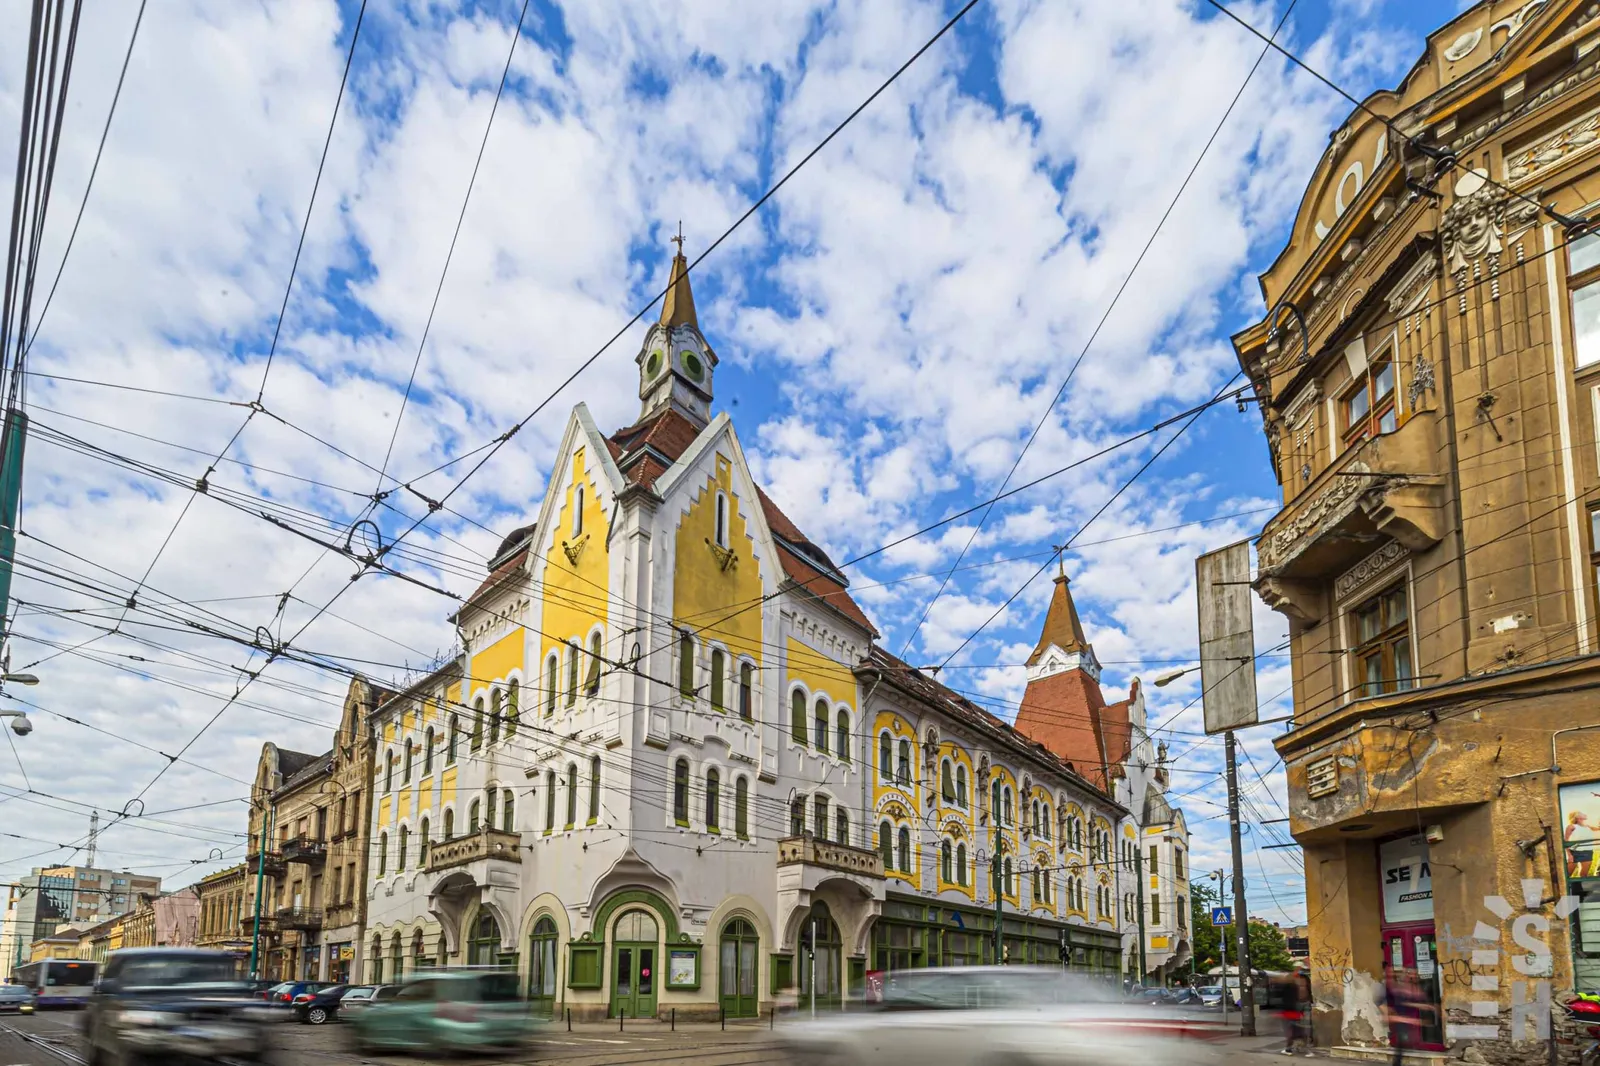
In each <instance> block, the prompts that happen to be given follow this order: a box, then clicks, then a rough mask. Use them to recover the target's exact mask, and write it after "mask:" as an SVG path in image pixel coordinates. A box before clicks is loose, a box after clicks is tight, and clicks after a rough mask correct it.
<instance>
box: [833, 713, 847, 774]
mask: <svg viewBox="0 0 1600 1066" xmlns="http://www.w3.org/2000/svg"><path fill="white" fill-rule="evenodd" d="M834 723H835V726H834V734H833V753H834V754H835V755H837V756H838V757H839V761H840V762H849V761H850V712H848V711H840V712H839V713H838V714H837V715H836V716H835V718H834Z"/></svg>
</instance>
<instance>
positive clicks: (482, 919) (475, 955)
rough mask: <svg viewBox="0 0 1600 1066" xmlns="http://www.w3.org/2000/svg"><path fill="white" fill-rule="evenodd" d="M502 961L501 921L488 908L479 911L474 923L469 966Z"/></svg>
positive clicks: (469, 948) (468, 957)
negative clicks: (496, 919)
mask: <svg viewBox="0 0 1600 1066" xmlns="http://www.w3.org/2000/svg"><path fill="white" fill-rule="evenodd" d="M499 961H500V923H499V922H497V921H495V920H494V915H493V914H491V913H489V912H488V911H487V910H481V911H479V912H478V920H477V921H476V922H473V923H472V943H471V944H470V945H469V947H468V956H467V964H468V965H469V966H492V965H494V964H495V963H498V962H499Z"/></svg>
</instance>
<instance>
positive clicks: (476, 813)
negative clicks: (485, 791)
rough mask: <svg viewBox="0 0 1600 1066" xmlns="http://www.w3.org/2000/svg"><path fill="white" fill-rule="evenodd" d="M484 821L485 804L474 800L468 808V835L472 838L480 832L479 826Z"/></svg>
mask: <svg viewBox="0 0 1600 1066" xmlns="http://www.w3.org/2000/svg"><path fill="white" fill-rule="evenodd" d="M482 819H483V804H482V803H480V802H479V801H478V800H473V801H472V803H471V804H470V805H469V806H468V807H467V835H468V836H472V835H473V834H475V833H477V831H478V824H479V822H480V821H482Z"/></svg>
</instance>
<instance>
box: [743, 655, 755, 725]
mask: <svg viewBox="0 0 1600 1066" xmlns="http://www.w3.org/2000/svg"><path fill="white" fill-rule="evenodd" d="M755 688H756V668H755V667H754V666H752V665H750V664H749V663H740V664H739V717H740V718H743V719H744V720H745V721H747V722H749V721H752V720H753V719H754V718H755V714H756V706H755V696H756V693H755Z"/></svg>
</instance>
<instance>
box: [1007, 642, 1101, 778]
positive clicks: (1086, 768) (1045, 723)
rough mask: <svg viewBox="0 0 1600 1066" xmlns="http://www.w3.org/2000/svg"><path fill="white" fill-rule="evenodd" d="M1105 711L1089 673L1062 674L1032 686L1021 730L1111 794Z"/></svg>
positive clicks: (1020, 718)
mask: <svg viewBox="0 0 1600 1066" xmlns="http://www.w3.org/2000/svg"><path fill="white" fill-rule="evenodd" d="M1105 708H1106V701H1105V696H1104V695H1102V694H1101V692H1100V683H1099V682H1098V681H1096V680H1095V679H1094V678H1092V677H1090V676H1089V674H1088V673H1087V672H1086V671H1084V670H1063V671H1061V672H1060V673H1058V674H1049V675H1047V676H1045V677H1039V678H1035V679H1034V680H1032V681H1029V682H1028V687H1027V689H1026V690H1025V691H1024V692H1023V694H1022V708H1021V709H1020V710H1019V711H1017V728H1018V729H1019V730H1021V731H1022V732H1023V733H1025V734H1027V735H1028V736H1029V737H1030V738H1032V739H1033V740H1035V741H1038V742H1039V743H1040V744H1043V745H1044V746H1045V747H1047V748H1049V749H1050V750H1051V751H1053V752H1055V753H1056V754H1057V755H1058V756H1060V757H1061V758H1063V759H1065V760H1067V761H1068V762H1070V763H1072V765H1074V766H1076V767H1078V769H1079V771H1080V772H1082V773H1083V774H1084V775H1085V776H1087V777H1088V778H1089V779H1090V780H1092V781H1093V782H1094V783H1095V784H1096V785H1098V786H1099V787H1100V788H1103V789H1108V788H1110V784H1111V783H1110V780H1109V773H1108V768H1109V760H1108V759H1107V754H1108V749H1109V748H1110V747H1111V745H1110V744H1108V743H1107V738H1106V735H1105V730H1104V717H1103V713H1102V712H1104V711H1105ZM1123 718H1124V719H1126V718H1127V714H1126V712H1124V714H1123Z"/></svg>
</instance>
